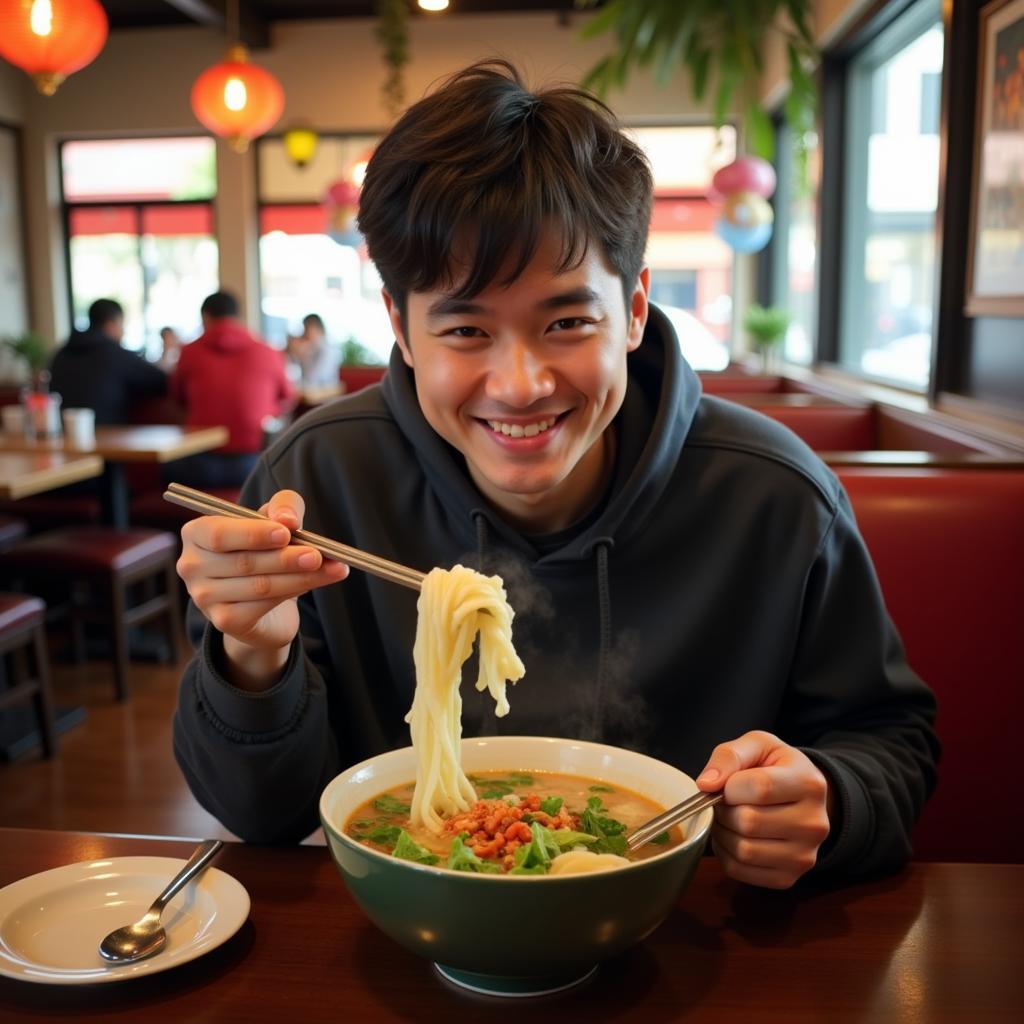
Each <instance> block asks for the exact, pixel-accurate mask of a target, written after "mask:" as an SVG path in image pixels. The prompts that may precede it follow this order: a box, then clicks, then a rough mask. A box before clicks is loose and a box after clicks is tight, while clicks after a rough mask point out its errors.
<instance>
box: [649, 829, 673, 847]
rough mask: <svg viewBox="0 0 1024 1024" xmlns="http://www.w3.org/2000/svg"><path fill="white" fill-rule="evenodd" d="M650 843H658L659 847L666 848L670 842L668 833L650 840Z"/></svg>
mask: <svg viewBox="0 0 1024 1024" xmlns="http://www.w3.org/2000/svg"><path fill="white" fill-rule="evenodd" d="M648 842H651V843H657V844H658V846H664V845H665V844H666V843H667V842H668V833H667V832H661V833H660V834H659V835H656V836H655V837H654V838H653V839H649V840H648Z"/></svg>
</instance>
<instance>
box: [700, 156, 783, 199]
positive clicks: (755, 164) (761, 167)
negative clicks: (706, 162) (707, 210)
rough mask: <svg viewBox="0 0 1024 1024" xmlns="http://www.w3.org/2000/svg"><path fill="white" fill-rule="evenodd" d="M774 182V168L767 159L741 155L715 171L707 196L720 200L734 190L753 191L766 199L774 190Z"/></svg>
mask: <svg viewBox="0 0 1024 1024" xmlns="http://www.w3.org/2000/svg"><path fill="white" fill-rule="evenodd" d="M775 184H776V181H775V168H774V167H772V165H771V164H770V163H768V161H767V160H762V159H761V158H760V157H759V156H741V157H739V158H737V159H736V160H733V162H732V163H731V164H726V165H725V166H724V167H720V168H719V169H718V170H717V171H716V172H715V176H714V177H713V178H712V179H711V189H710V191H709V198H710V199H711V200H712V201H713V202H721V201H722V199H724V198H725V197H726V196H729V195H732V194H733V193H734V192H754V193H756V194H757V195H759V196H761V197H762V198H764V199H767V198H768V197H769V196H770V195H771V194H772V193H773V192H774V191H775Z"/></svg>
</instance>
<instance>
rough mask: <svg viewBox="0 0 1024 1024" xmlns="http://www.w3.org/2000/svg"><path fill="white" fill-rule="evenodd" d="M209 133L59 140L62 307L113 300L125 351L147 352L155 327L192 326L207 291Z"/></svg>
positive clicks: (213, 254) (78, 316)
mask: <svg viewBox="0 0 1024 1024" xmlns="http://www.w3.org/2000/svg"><path fill="white" fill-rule="evenodd" d="M216 176H217V171H216V149H215V145H214V142H213V140H212V139H210V138H199V137H197V138H161V139H104V140H89V141H76V142H66V143H64V145H63V146H62V147H61V180H62V184H63V190H64V209H65V223H66V230H67V239H68V266H69V268H70V277H71V307H72V317H73V320H74V324H75V326H76V327H78V328H80V329H81V328H84V327H86V326H87V324H88V310H89V306H90V305H91V304H92V303H93V302H94V301H95V300H96V299H99V298H111V299H116V300H117V301H118V302H120V303H121V305H122V306H123V307H124V311H125V338H124V345H125V347H126V348H131V349H141V350H143V351H144V352H145V353H146V355H147V356H148V357H150V358H155V357H156V356H158V355H159V352H160V336H159V335H160V329H161V328H162V327H167V326H170V327H174V328H176V329H177V330H178V331H179V333H181V334H182V335H183V336H184V337H186V338H191V337H194V336H195V335H196V334H198V333H199V330H200V320H199V307H200V305H201V304H202V301H203V299H204V298H206V296H207V295H209V294H210V293H211V292H214V291H216V290H217V287H218V280H219V270H218V256H217V242H216V239H215V238H214V231H213V206H212V203H211V200H212V198H213V196H214V195H215V194H216V190H217V185H216V181H217V177H216Z"/></svg>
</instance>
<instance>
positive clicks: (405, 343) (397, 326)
mask: <svg viewBox="0 0 1024 1024" xmlns="http://www.w3.org/2000/svg"><path fill="white" fill-rule="evenodd" d="M380 295H381V298H382V299H383V300H384V308H385V309H386V310H387V311H388V319H389V320H390V321H391V329H392V330H393V331H394V332H395V341H396V342H398V347H399V349H400V350H401V352H402V359H403V360H404V361H405V365H406V366H412V349H411V348H409V339H408V338H406V336H405V328H404V327H403V326H402V311H401V310H400V309H399V308H398V303H397V302H395V300H394V299H393V298H391V296H390V295H389V294H388V290H387V289H386V288H382V289H381V292H380Z"/></svg>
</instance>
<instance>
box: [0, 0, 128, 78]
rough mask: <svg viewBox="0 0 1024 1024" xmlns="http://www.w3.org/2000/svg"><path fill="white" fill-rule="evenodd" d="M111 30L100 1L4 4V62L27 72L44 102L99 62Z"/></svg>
mask: <svg viewBox="0 0 1024 1024" xmlns="http://www.w3.org/2000/svg"><path fill="white" fill-rule="evenodd" d="M107 30H108V29H107V15H106V13H105V12H104V10H103V8H102V7H101V6H100V5H99V3H98V0H0V57H3V58H5V59H6V60H9V61H10V62H11V63H12V64H13V65H14V66H15V67H19V68H21V69H22V70H23V71H26V72H28V74H29V75H31V76H32V80H33V81H34V82H35V83H36V88H37V89H38V90H39V91H40V92H41V93H42V94H43V95H44V96H52V95H53V94H54V93H55V92H56V91H57V86H58V85H60V83H61V82H63V81H64V79H65V78H66V77H67V76H68V75H70V74H71V73H72V72H74V71H78V70H79V69H80V68H84V67H85V65H86V64H88V63H89V62H90V61H91V60H93V59H94V58H95V57H96V55H97V54H98V53H99V52H100V50H102V49H103V44H104V43H105V42H106V41H107Z"/></svg>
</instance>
